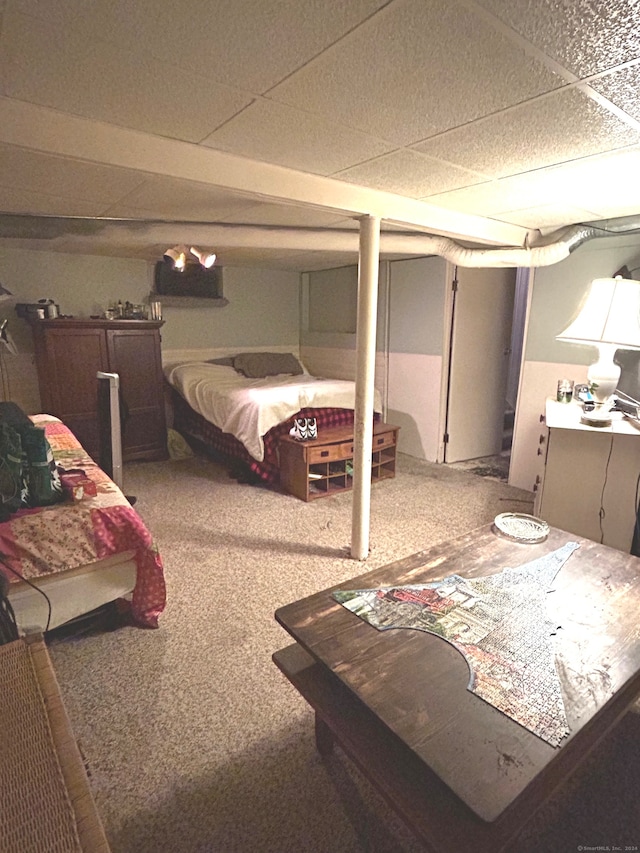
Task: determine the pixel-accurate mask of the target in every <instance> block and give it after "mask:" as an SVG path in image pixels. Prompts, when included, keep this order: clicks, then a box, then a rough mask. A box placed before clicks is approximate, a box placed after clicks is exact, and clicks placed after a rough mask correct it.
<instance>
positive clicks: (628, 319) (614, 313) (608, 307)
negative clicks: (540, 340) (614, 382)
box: [556, 278, 640, 349]
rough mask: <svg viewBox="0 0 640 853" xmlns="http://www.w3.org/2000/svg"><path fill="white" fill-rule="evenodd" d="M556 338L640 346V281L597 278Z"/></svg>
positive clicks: (582, 342) (620, 346)
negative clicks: (574, 315)
mask: <svg viewBox="0 0 640 853" xmlns="http://www.w3.org/2000/svg"><path fill="white" fill-rule="evenodd" d="M556 338H557V340H559V341H568V342H572V343H577V344H610V345H612V346H614V347H616V348H620V349H640V281H634V280H632V279H626V278H596V279H594V280H593V281H592V282H591V287H590V289H589V293H588V294H587V298H586V300H585V302H584V304H583V306H582V308H581V309H580V313H579V314H578V316H577V317H576V319H575V320H574V321H573V322H572V323H570V324H569V325H568V326H567V328H566V329H565V330H564V331H563V332H561V333H560V334H559V335H557V336H556Z"/></svg>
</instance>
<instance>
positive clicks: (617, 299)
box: [556, 276, 640, 426]
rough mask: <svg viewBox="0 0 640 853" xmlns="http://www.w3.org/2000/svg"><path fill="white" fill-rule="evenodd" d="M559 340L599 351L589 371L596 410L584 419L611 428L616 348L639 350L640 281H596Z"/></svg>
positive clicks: (616, 373)
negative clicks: (584, 345)
mask: <svg viewBox="0 0 640 853" xmlns="http://www.w3.org/2000/svg"><path fill="white" fill-rule="evenodd" d="M556 340H558V341H567V342H569V343H576V344H591V345H592V346H595V347H597V348H598V360H597V361H596V362H595V363H594V364H592V365H591V366H590V367H589V370H588V371H587V381H588V383H589V390H590V392H591V395H592V397H593V400H594V402H595V409H594V410H593V411H591V412H588V413H585V415H584V416H583V420H584V421H585V423H588V424H590V425H591V426H609V425H610V424H611V415H610V409H611V404H612V397H613V394H614V392H615V390H616V387H617V385H618V380H619V379H620V367H619V365H617V364H615V363H614V360H613V357H614V355H615V354H616V350H617V349H640V281H633V280H631V279H625V278H621V277H619V276H618V277H616V278H597V279H594V281H592V282H591V287H590V289H589V292H588V294H587V297H586V300H585V302H584V304H583V306H582V308H581V309H580V313H579V314H578V316H577V317H576V318H575V320H574V321H573V322H572V323H570V324H569V325H568V326H567V328H566V329H565V330H564V331H563V332H561V333H560V334H559V335H556Z"/></svg>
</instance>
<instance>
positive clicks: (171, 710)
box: [50, 455, 640, 853]
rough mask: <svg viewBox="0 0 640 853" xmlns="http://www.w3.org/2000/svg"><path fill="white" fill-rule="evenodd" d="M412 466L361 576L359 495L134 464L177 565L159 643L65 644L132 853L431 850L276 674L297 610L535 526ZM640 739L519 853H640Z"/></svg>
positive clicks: (139, 490) (486, 497)
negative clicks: (324, 754) (323, 592)
mask: <svg viewBox="0 0 640 853" xmlns="http://www.w3.org/2000/svg"><path fill="white" fill-rule="evenodd" d="M398 467H399V471H398V475H397V477H396V478H395V479H394V480H389V481H385V482H382V483H378V484H376V485H375V486H374V488H373V494H372V512H371V554H370V557H369V558H368V560H367V561H366V562H356V561H354V560H352V559H351V558H350V557H349V544H350V535H351V495H350V494H342V495H338V496H334V497H331V498H325V499H322V500H318V501H315V502H313V503H309V504H305V503H303V502H301V501H299V500H296V499H295V498H292V497H289V496H285V495H281V494H277V493H274V492H271V491H268V490H265V489H261V488H257V487H252V486H247V485H240V484H238V483H236V482H235V481H234V480H232V479H229V478H228V477H227V476H226V473H225V472H224V470H223V469H222V468H220V467H219V466H217V465H216V464H215V463H213V462H211V461H209V460H203V459H200V458H193V459H189V460H181V461H172V462H166V463H146V464H137V465H129V466H125V491H126V492H127V493H128V494H135V495H136V496H137V498H138V502H137V504H136V509H137V510H138V511H139V512H140V514H141V515H142V517H143V518H144V519H145V521H146V523H147V525H148V526H149V528H150V529H151V530H152V531H153V533H154V535H155V537H156V540H157V542H158V545H159V546H160V549H161V553H162V555H163V559H164V563H165V571H166V579H167V588H168V605H167V609H166V611H165V613H164V614H163V616H162V617H161V621H160V628H159V629H158V630H155V631H154V630H143V629H139V628H132V627H120V628H117V629H116V630H112V631H104V630H102V631H96V632H95V633H88V634H85V635H82V636H78V637H68V638H66V639H58V640H56V641H54V642H52V644H51V646H50V653H51V656H52V660H53V663H54V666H55V668H56V672H57V674H58V678H59V681H60V685H61V689H62V692H63V694H64V696H65V700H66V703H67V707H68V710H69V714H70V717H71V721H72V724H73V726H74V730H75V732H76V735H77V737H78V739H79V742H80V745H81V748H82V751H83V754H84V756H85V758H86V761H87V765H88V767H89V772H90V781H91V785H92V790H93V792H94V796H95V799H96V803H97V806H98V809H99V811H100V814H101V816H102V819H103V822H104V825H105V829H106V832H107V836H108V838H109V841H110V843H111V846H112V850H113V851H114V853H162V851H167V853H236V851H238V853H266V851H269V853H364V851H367V853H402V851H404V853H417V851H419V850H421V848H420V846H419V845H418V844H417V842H416V841H415V840H414V839H413V838H412V836H411V834H410V833H409V832H408V831H407V830H406V828H404V827H403V825H402V824H401V822H400V821H399V820H398V819H397V818H395V816H394V815H393V814H392V813H391V812H390V811H389V810H388V809H387V807H386V806H385V804H384V803H383V802H382V801H381V800H380V798H379V797H378V796H377V795H376V794H375V793H374V792H373V791H372V790H371V789H370V787H369V786H368V784H367V783H366V781H364V780H363V779H362V778H361V777H360V775H359V774H358V772H357V771H356V770H354V768H353V766H352V765H351V763H350V762H349V761H348V760H346V759H345V758H344V756H343V755H342V754H341V753H340V751H339V750H338V751H336V753H335V754H334V755H333V756H332V757H331V758H330V759H329V760H328V761H325V760H322V759H321V758H320V757H319V756H318V754H317V752H316V750H315V744H314V737H313V716H312V713H311V711H310V709H309V708H308V707H307V705H306V704H305V702H304V701H303V700H302V699H301V698H300V697H299V696H298V694H297V693H296V692H295V690H294V689H293V688H292V687H291V686H290V685H289V684H288V683H287V682H286V681H285V679H284V678H283V676H282V675H281V674H280V673H279V672H278V670H277V669H276V667H275V666H274V664H273V663H272V662H271V653H272V652H273V651H274V650H276V649H278V648H280V647H282V646H283V645H286V644H287V642H289V639H288V637H287V635H286V634H285V632H284V631H283V630H282V629H281V628H280V627H279V626H278V625H277V624H276V622H275V620H274V618H273V613H274V610H275V609H276V608H277V607H278V606H280V605H282V604H286V603H288V602H291V601H293V600H295V599H298V598H300V597H302V596H305V595H308V594H311V593H313V592H316V591H318V590H319V589H323V588H325V587H328V586H330V585H332V584H335V583H338V582H340V581H342V580H344V579H347V578H349V577H352V576H354V575H357V574H360V573H361V572H363V571H367V570H369V569H373V568H376V567H377V566H381V565H384V564H385V563H388V562H391V561H392V560H395V559H398V558H400V557H403V556H406V555H408V554H411V553H413V552H415V551H418V550H420V549H422V548H424V547H426V546H429V545H432V544H435V543H436V542H438V541H443V540H445V539H448V538H450V537H452V536H455V535H457V534H459V533H463V532H465V531H467V530H469V529H472V528H474V527H477V526H479V525H481V524H485V523H487V522H489V521H491V520H492V519H493V518H494V517H495V515H496V514H498V513H499V512H504V511H523V512H531V511H532V501H531V497H532V496H531V495H530V494H529V493H527V492H522V491H519V490H516V489H513V488H510V487H509V486H507V485H506V484H504V483H502V482H499V481H496V480H493V479H490V478H483V477H478V476H474V475H472V474H469V473H467V472H465V471H457V470H453V469H450V468H448V467H447V466H442V465H440V466H437V465H430V464H428V463H420V462H417V461H416V460H412V459H410V458H409V457H406V456H403V455H400V458H399V466H398ZM638 722H639V718H638V717H636V715H634V714H629V715H628V716H627V717H626V718H625V720H624V721H623V724H622V725H621V726H620V727H619V731H618V732H617V733H616V737H615V738H610V739H609V741H608V742H607V743H606V744H604V746H603V748H602V749H601V750H600V751H599V754H598V755H597V756H596V757H595V758H594V759H593V760H592V762H591V764H592V765H593V766H592V767H587V772H586V773H585V774H582V776H581V777H580V779H579V780H578V781H576V782H575V783H573V784H572V785H570V786H569V787H568V788H567V793H566V794H565V795H564V796H563V797H562V798H560V799H559V800H557V801H555V802H554V803H552V805H551V806H550V807H548V808H546V809H545V812H544V814H543V815H541V816H540V817H538V818H537V819H536V820H535V823H534V825H533V829H532V830H531V832H529V833H528V834H527V837H526V839H523V840H522V843H521V844H520V845H519V849H518V853H534V851H535V853H565V851H566V853H570V851H571V853H573V851H575V850H578V849H579V846H578V845H583V846H584V849H588V847H587V845H593V846H595V845H597V844H610V845H613V844H619V845H622V846H623V849H624V845H625V844H628V845H631V844H636V845H637V844H640V832H639V831H638V830H639V829H640V820H639V819H638V804H637V792H638V791H639V790H640V754H639V748H638V744H639V743H640V740H639V737H638V735H640V730H639V728H640V727H639V725H638ZM596 759H597V763H594V762H595V761H596ZM603 768H604V769H603ZM603 778H605V779H607V784H603V781H602V780H603ZM634 833H636V834H635V836H634ZM627 849H629V848H627ZM451 853H455V851H451Z"/></svg>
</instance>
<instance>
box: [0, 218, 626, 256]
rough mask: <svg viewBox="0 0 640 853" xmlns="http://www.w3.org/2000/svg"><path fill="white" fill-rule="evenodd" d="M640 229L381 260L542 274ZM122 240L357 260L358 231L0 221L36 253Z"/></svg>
mask: <svg viewBox="0 0 640 853" xmlns="http://www.w3.org/2000/svg"><path fill="white" fill-rule="evenodd" d="M639 227H640V218H638V217H636V218H635V219H634V218H633V217H627V218H625V219H624V220H611V221H608V222H606V223H597V222H593V223H587V224H583V225H575V226H570V227H569V228H566V229H563V231H562V232H559V233H556V234H552V235H550V236H548V237H547V238H545V241H544V244H542V243H541V244H540V245H531V246H529V247H524V248H520V247H506V248H467V247H465V246H462V245H460V244H459V243H457V242H456V241H454V240H451V239H450V238H448V237H441V236H435V235H430V234H422V233H419V232H416V231H412V232H404V231H382V232H381V234H380V255H381V257H383V258H384V256H385V255H395V256H397V255H408V256H421V255H439V256H441V257H443V258H446V259H447V260H448V261H450V262H451V263H453V264H456V265H457V266H461V267H543V266H550V265H552V264H556V263H558V262H559V261H562V260H564V259H565V258H566V257H568V255H569V254H570V253H571V252H572V251H574V250H575V249H576V248H577V247H578V246H579V245H581V244H582V243H584V242H585V241H586V240H590V239H593V238H595V237H603V236H607V235H609V236H610V235H611V234H614V233H619V232H622V231H630V230H633V229H637V228H639ZM123 233H124V234H126V242H127V244H128V245H129V246H131V245H135V246H139V247H141V248H142V247H146V246H149V245H153V244H164V245H172V244H183V243H184V244H185V245H193V244H195V245H207V246H212V247H215V248H216V249H218V248H222V247H227V248H237V247H249V248H256V249H282V250H301V251H336V252H346V253H348V252H352V253H353V254H354V256H356V257H357V253H358V247H359V233H358V229H356V228H352V229H345V228H307V227H301V228H297V227H291V226H274V225H237V224H232V223H205V222H165V221H161V220H136V219H104V218H83V217H58V216H28V215H25V214H0V239H5V240H11V239H15V240H20V241H24V240H30V241H35V242H37V243H39V247H40V248H52V249H54V248H55V247H56V243H58V242H60V243H61V242H62V241H64V246H65V248H67V247H71V248H72V249H75V250H77V251H82V248H83V246H84V247H85V250H86V251H89V249H88V248H87V247H88V246H90V245H91V246H94V247H97V246H108V245H112V244H114V243H117V241H118V240H119V239H122V237H123Z"/></svg>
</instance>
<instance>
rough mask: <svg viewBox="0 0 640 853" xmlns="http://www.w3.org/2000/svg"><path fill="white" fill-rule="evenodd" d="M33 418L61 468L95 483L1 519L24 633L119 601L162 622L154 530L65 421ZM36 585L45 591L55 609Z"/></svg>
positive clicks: (150, 623)
mask: <svg viewBox="0 0 640 853" xmlns="http://www.w3.org/2000/svg"><path fill="white" fill-rule="evenodd" d="M30 419H31V421H32V422H33V424H35V425H36V426H38V427H40V428H42V429H44V433H45V436H46V438H47V440H48V442H49V445H50V447H51V451H52V453H53V459H54V462H55V466H56V470H57V471H60V470H61V469H62V470H64V471H67V472H68V471H81V472H83V473H84V476H85V477H86V480H87V481H88V483H86V484H85V486H84V492H80V491H78V489H76V499H74V498H73V497H71V493H69V494H68V495H65V498H64V500H61V501H60V502H57V503H54V504H52V505H50V506H38V507H34V508H24V509H19V510H18V511H17V512H15V513H13V514H12V515H11V516H10V517H9V519H8V520H7V521H2V522H1V523H0V552H1V558H2V562H0V572H2V573H3V574H4V575H5V576H6V577H7V578H8V580H9V582H10V585H9V594H8V598H9V601H10V603H11V605H12V607H13V610H14V612H15V616H16V621H17V623H18V628H19V631H20V632H21V633H22V634H25V633H32V632H36V631H45V630H50V629H52V628H55V627H58V626H59V625H61V624H64V623H65V622H68V621H70V620H71V619H74V618H76V617H77V616H80V615H82V614H84V613H88V612H90V611H92V610H94V609H96V608H98V607H100V606H101V605H103V604H106V603H107V602H110V601H115V600H117V599H122V601H123V606H124V607H126V609H128V610H129V612H130V616H131V620H132V621H133V622H134V624H136V625H139V626H142V627H149V628H155V627H157V626H158V617H159V616H160V614H161V613H162V611H163V610H164V607H165V582H164V570H163V565H162V559H161V556H160V554H159V552H158V549H157V547H156V545H155V543H154V541H153V538H152V536H151V534H150V532H149V530H148V529H147V527H146V526H145V524H144V522H143V521H142V519H141V517H140V516H139V515H138V513H137V512H136V511H135V510H134V509H133V507H132V506H131V504H130V503H129V501H128V500H127V499H126V497H125V496H124V494H123V493H122V491H121V490H120V489H119V488H118V486H116V484H115V483H114V482H113V481H112V480H111V479H110V478H109V477H108V476H107V475H106V474H105V473H104V471H102V470H101V469H100V468H99V467H98V465H97V464H96V463H95V462H94V461H93V460H92V459H91V457H90V456H89V455H88V454H87V453H86V451H85V450H84V449H83V447H82V446H81V445H80V443H79V441H78V439H77V438H76V437H75V436H74V434H73V433H72V432H71V431H70V430H69V429H68V428H67V427H66V426H65V425H64V424H63V423H62V421H60V420H59V419H58V418H55V417H53V416H51V415H47V414H39V415H32V416H30ZM63 480H64V477H63ZM91 484H93V485H91ZM93 491H95V493H96V494H95V495H91V492H93ZM85 492H86V493H85ZM11 570H13V571H11ZM16 573H17V574H16ZM18 575H19V576H21V577H22V578H24V579H25V580H21V579H20V578H19V577H18ZM29 582H30V583H31V584H33V585H35V586H36V587H38V589H40V590H41V591H42V592H44V593H45V594H46V596H47V598H48V600H49V602H50V604H51V610H49V603H48V602H47V600H46V599H45V597H44V596H43V595H42V594H41V593H39V592H37V591H36V590H35V589H34V588H33V587H32V586H30V584H29Z"/></svg>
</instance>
